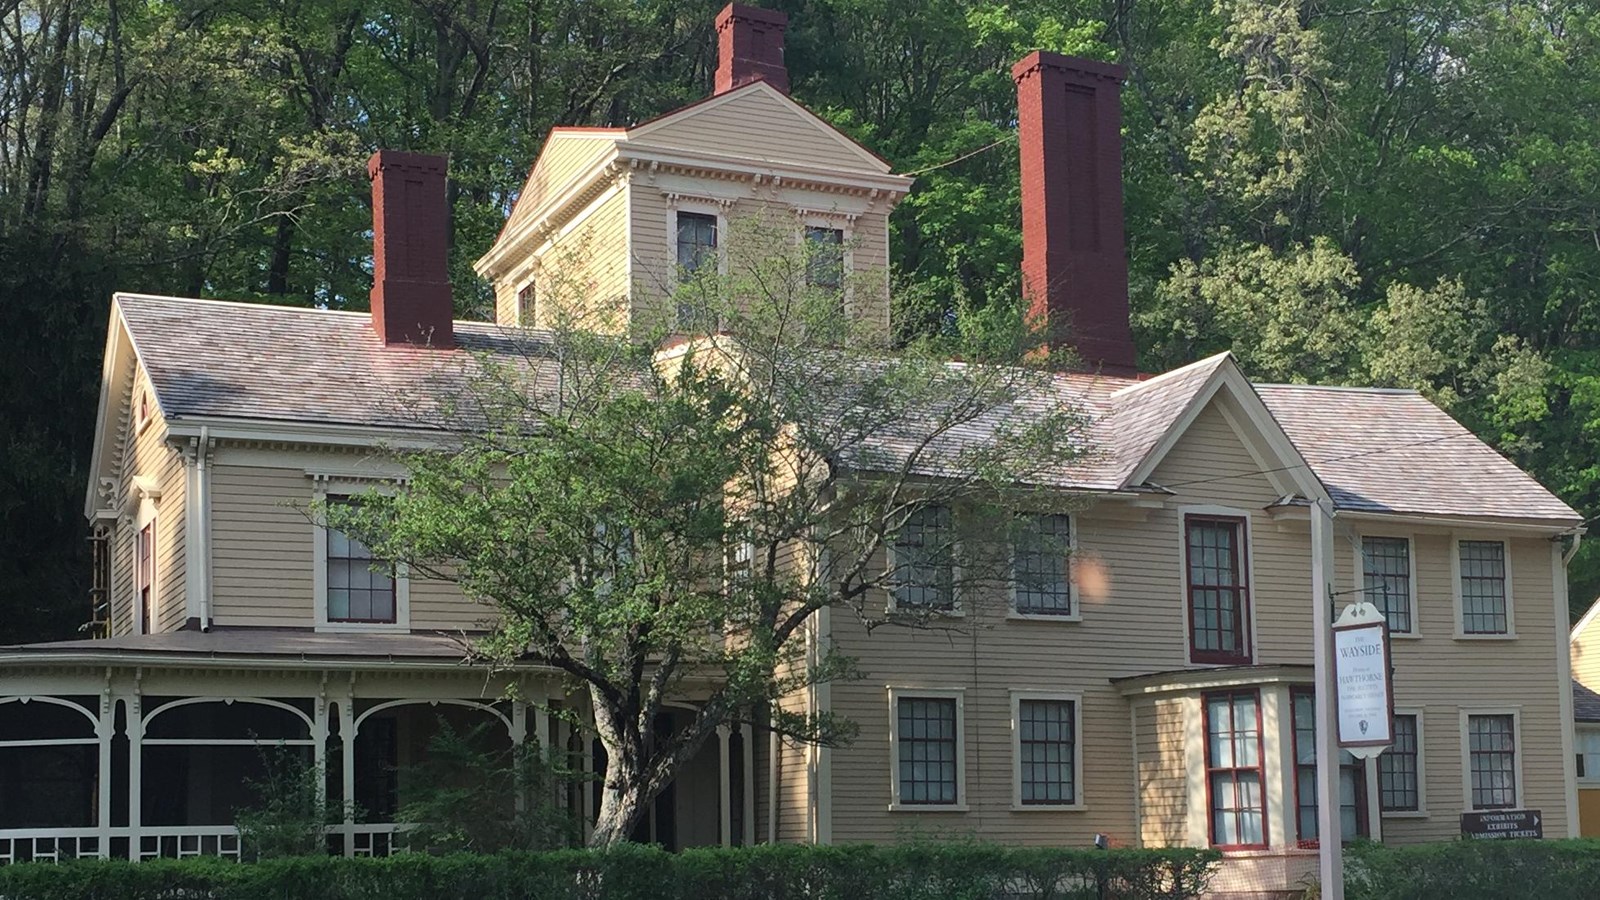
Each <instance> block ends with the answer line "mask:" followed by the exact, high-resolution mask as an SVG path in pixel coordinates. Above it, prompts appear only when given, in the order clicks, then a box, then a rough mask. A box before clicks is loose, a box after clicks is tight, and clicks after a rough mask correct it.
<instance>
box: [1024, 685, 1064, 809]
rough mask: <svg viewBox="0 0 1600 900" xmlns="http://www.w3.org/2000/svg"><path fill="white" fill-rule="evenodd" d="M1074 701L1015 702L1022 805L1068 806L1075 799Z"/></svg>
mask: <svg viewBox="0 0 1600 900" xmlns="http://www.w3.org/2000/svg"><path fill="white" fill-rule="evenodd" d="M1076 710H1077V704H1075V703H1073V701H1071V700H1053V699H1019V700H1018V701H1017V766H1018V778H1019V781H1020V783H1019V785H1018V789H1019V797H1018V799H1019V800H1021V802H1022V803H1023V805H1025V806H1048V805H1060V806H1070V805H1072V804H1074V803H1076V802H1077V801H1078V785H1077V778H1076V770H1075V766H1076V764H1077V760H1076V753H1077V746H1076V743H1075V737H1074V735H1075V734H1076V725H1077V723H1076V721H1075V718H1076V717H1075V712H1076Z"/></svg>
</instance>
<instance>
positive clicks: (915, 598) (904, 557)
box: [892, 506, 956, 610]
mask: <svg viewBox="0 0 1600 900" xmlns="http://www.w3.org/2000/svg"><path fill="white" fill-rule="evenodd" d="M892 551H893V558H894V566H895V572H894V602H895V605H896V606H901V607H907V608H918V609H934V610H951V609H954V608H955V604H956V591H955V572H956V550H955V537H954V535H953V534H952V530H951V527H950V508H949V507H947V506H924V507H922V508H920V509H918V510H916V511H915V512H913V513H912V514H911V515H910V516H909V517H907V518H906V522H905V525H904V526H902V527H901V529H900V532H899V534H897V535H896V536H895V539H894V544H893V548H892Z"/></svg>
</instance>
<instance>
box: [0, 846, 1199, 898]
mask: <svg viewBox="0 0 1600 900" xmlns="http://www.w3.org/2000/svg"><path fill="white" fill-rule="evenodd" d="M1218 858H1219V857H1218V854H1216V853H1215V852H1212V851H1208V850H1184V849H1177V850H1110V851H1099V850H1063V849H1017V848H1007V847H999V846H994V845H987V844H957V845H925V844H914V845H905V846H889V847H878V846H865V845H858V846H839V847H806V846H760V847H751V848H748V849H731V850H730V849H699V850H688V851H684V852H682V853H667V852H665V851H662V850H659V849H656V848H653V847H641V846H632V845H630V846H623V847H619V848H617V849H615V850H609V851H604V852H592V851H584V850H564V851H557V852H551V853H501V854H496V855H468V854H460V855H454V856H424V855H421V854H402V855H399V856H394V857H390V858H388V859H343V858H339V857H326V858H325V857H306V858H300V859H279V860H265V861H262V862H258V863H233V862H226V861H222V860H214V859H198V860H152V861H150V862H144V863H137V864H135V863H130V862H126V861H122V860H105V861H101V860H80V861H76V862H67V863H60V864H50V863H23V864H19V865H14V866H6V867H0V898H3V900H174V898H182V900H864V898H872V900H992V898H1001V897H1031V898H1038V900H1096V898H1098V897H1100V896H1101V895H1100V894H1099V882H1100V880H1102V879H1103V880H1104V882H1105V885H1106V893H1105V895H1104V896H1105V897H1107V898H1112V900H1189V898H1193V897H1196V896H1198V895H1199V894H1200V893H1201V892H1202V891H1203V890H1204V889H1205V886H1206V883H1207V881H1208V880H1209V878H1210V874H1211V872H1212V870H1213V869H1214V868H1215V867H1216V863H1217V860H1218Z"/></svg>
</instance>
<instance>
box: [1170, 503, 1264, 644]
mask: <svg viewBox="0 0 1600 900" xmlns="http://www.w3.org/2000/svg"><path fill="white" fill-rule="evenodd" d="M1244 540H1245V523H1244V520H1243V519H1240V518H1233V517H1224V516H1200V515H1189V516H1185V517H1184V544H1185V550H1184V553H1185V557H1186V559H1185V572H1186V575H1187V579H1186V580H1187V582H1188V584H1187V587H1188V592H1189V598H1188V600H1189V659H1190V661H1191V662H1197V663H1223V664H1237V663H1248V662H1250V628H1249V618H1250V589H1249V576H1248V569H1247V564H1248V560H1247V556H1246V552H1245V546H1244Z"/></svg>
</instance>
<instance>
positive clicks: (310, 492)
mask: <svg viewBox="0 0 1600 900" xmlns="http://www.w3.org/2000/svg"><path fill="white" fill-rule="evenodd" d="M221 452H222V455H223V457H224V459H225V458H226V454H227V450H226V449H223V450H222V451H221ZM316 464H317V461H316V460H315V459H313V458H311V457H306V456H301V455H299V454H297V453H296V452H295V451H292V450H285V451H283V452H282V464H281V465H279V464H276V463H275V464H273V465H248V466H247V465H236V464H229V463H226V462H223V463H220V464H216V465H213V466H212V468H211V478H212V481H211V520H212V535H213V540H212V551H211V555H212V565H213V574H212V579H211V580H212V591H213V597H212V610H213V612H212V615H213V620H214V621H215V622H216V623H217V624H219V625H273V626H292V627H304V628H309V627H311V626H312V625H314V624H315V622H316V614H315V613H316V606H315V603H316V601H315V581H314V579H315V572H314V571H313V569H314V566H315V564H316V543H315V541H316V537H317V534H318V532H317V529H316V528H315V526H314V525H313V524H312V522H311V519H310V518H309V516H308V509H309V507H310V504H311V502H312V499H313V498H314V497H315V496H316V494H315V490H314V485H313V482H312V479H311V478H310V477H309V476H308V475H307V474H306V469H307V466H308V465H310V466H313V467H314V466H315V465H316ZM410 598H411V628H412V630H414V631H452V632H454V631H475V630H479V629H481V628H483V627H484V626H485V624H486V622H487V621H488V620H489V619H490V618H491V616H492V610H491V609H489V608H488V607H485V606H483V605H481V604H477V603H473V602H470V601H468V600H466V599H465V598H464V597H463V596H462V595H461V592H460V590H459V589H458V588H456V586H455V585H453V584H448V583H444V582H439V581H433V580H429V579H425V578H412V579H411V581H410Z"/></svg>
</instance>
